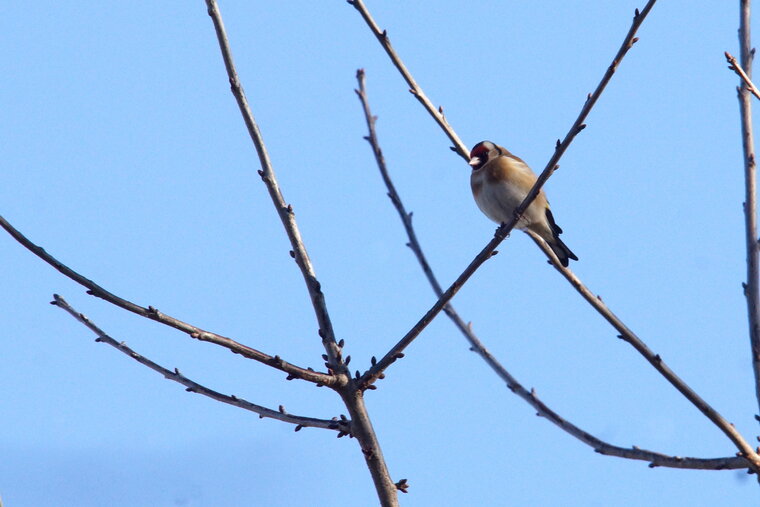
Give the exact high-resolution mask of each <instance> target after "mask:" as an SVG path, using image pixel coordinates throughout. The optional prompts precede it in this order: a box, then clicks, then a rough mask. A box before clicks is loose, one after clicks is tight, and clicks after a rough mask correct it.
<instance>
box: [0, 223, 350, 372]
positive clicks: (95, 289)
mask: <svg viewBox="0 0 760 507" xmlns="http://www.w3.org/2000/svg"><path fill="white" fill-rule="evenodd" d="M0 227H2V228H3V229H5V230H6V231H7V232H8V233H9V234H10V235H11V236H13V238H14V239H15V240H16V241H18V242H19V243H21V244H22V245H23V246H24V247H26V248H27V249H28V250H29V251H30V252H32V253H33V254H35V255H36V256H37V257H39V258H40V259H42V260H43V261H45V262H47V263H48V264H50V265H51V266H53V267H54V268H55V269H57V270H58V271H60V272H61V273H63V274H64V275H65V276H67V277H68V278H70V279H72V280H74V281H75V282H77V283H78V284H80V285H83V286H84V287H86V288H87V289H89V290H88V291H87V293H88V294H90V295H92V296H96V297H99V298H101V299H103V300H104V301H107V302H109V303H111V304H113V305H115V306H118V307H119V308H123V309H125V310H128V311H130V312H132V313H135V314H137V315H140V316H141V317H145V318H146V319H150V320H154V321H156V322H159V323H161V324H164V325H166V326H169V327H173V328H174V329H178V330H180V331H182V332H183V333H187V334H188V335H190V336H191V337H192V338H195V339H196V340H200V341H204V342H209V343H213V344H215V345H219V346H221V347H225V348H227V349H229V350H230V351H232V352H234V353H235V354H240V355H241V356H243V357H246V358H248V359H253V360H255V361H258V362H260V363H263V364H266V365H267V366H271V367H272V368H276V369H278V370H280V371H283V372H285V373H287V374H288V375H289V376H292V377H293V378H299V379H302V380H308V381H309V382H314V383H318V384H324V385H327V386H333V385H335V384H336V383H337V382H338V379H337V378H336V377H335V376H333V375H328V374H326V373H319V372H315V371H312V370H310V369H305V368H301V367H299V366H296V365H294V364H290V363H288V362H287V361H283V360H282V359H281V358H280V357H279V356H270V355H268V354H265V353H263V352H260V351H258V350H256V349H254V348H251V347H248V346H247V345H243V344H241V343H238V342H236V341H235V340H233V339H231V338H227V337H225V336H222V335H218V334H216V333H212V332H209V331H205V330H203V329H201V328H199V327H195V326H193V325H191V324H188V323H186V322H183V321H181V320H179V319H175V318H174V317H171V316H169V315H166V314H164V313H162V312H159V311H158V310H156V309H155V308H153V307H152V306H149V307H147V308H144V307H142V306H140V305H137V304H135V303H133V302H131V301H128V300H126V299H123V298H120V297H119V296H116V295H115V294H112V293H111V292H109V291H107V290H106V289H104V288H103V287H101V286H100V285H98V284H97V283H95V282H93V281H92V280H90V279H88V278H85V277H84V276H82V275H80V274H79V273H77V272H76V271H74V270H73V269H71V268H70V267H68V266H66V265H65V264H64V263H62V262H61V261H59V260H58V259H56V258H55V257H53V256H52V255H50V254H49V253H47V252H46V251H45V249H44V248H42V247H40V246H37V245H35V244H34V243H32V242H31V241H30V240H29V239H28V238H27V237H26V236H24V235H23V234H21V232H20V231H18V230H17V229H16V228H15V227H13V226H12V225H11V224H10V223H9V222H8V221H7V220H6V219H5V218H3V217H2V216H0Z"/></svg>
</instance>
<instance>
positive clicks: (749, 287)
mask: <svg viewBox="0 0 760 507" xmlns="http://www.w3.org/2000/svg"><path fill="white" fill-rule="evenodd" d="M740 5H741V13H740V22H739V46H740V48H741V55H740V56H741V68H742V70H743V71H744V72H745V76H747V80H749V79H751V78H752V60H753V59H754V56H755V50H754V49H753V48H752V42H751V40H750V7H751V5H750V0H741V2H740ZM736 69H737V70H738V69H739V67H738V66H737V67H736ZM753 88H754V87H753ZM737 91H738V93H739V112H740V115H741V126H742V150H743V151H744V186H745V195H744V224H745V228H744V231H745V240H746V243H747V282H746V283H745V284H743V285H744V296H745V297H746V299H747V317H748V320H749V342H750V346H751V348H752V369H753V371H754V374H755V396H756V398H757V401H758V404H760V252H758V248H760V247H759V246H758V238H757V165H756V164H755V139H754V134H753V133H752V98H751V97H750V96H749V89H748V85H747V84H746V83H745V84H744V85H743V86H741V87H739V88H738V89H737ZM756 417H757V416H756Z"/></svg>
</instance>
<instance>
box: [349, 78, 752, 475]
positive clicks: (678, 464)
mask: <svg viewBox="0 0 760 507" xmlns="http://www.w3.org/2000/svg"><path fill="white" fill-rule="evenodd" d="M356 78H357V81H358V84H359V88H358V89H357V90H355V92H356V94H357V95H358V97H359V100H360V101H361V104H362V109H363V111H364V118H365V120H366V123H367V130H368V135H367V136H365V139H366V140H367V141H368V142H369V144H370V146H371V148H372V152H373V154H374V156H375V162H376V163H377V166H378V169H379V171H380V174H381V176H382V179H383V181H384V182H385V185H386V188H387V189H388V197H389V198H390V200H391V202H392V203H393V206H394V207H395V209H396V211H397V212H398V214H399V217H400V218H401V221H402V223H403V225H404V229H405V230H406V233H407V236H408V238H409V243H407V246H409V248H411V249H412V251H413V252H414V254H415V256H416V257H417V260H418V262H419V264H420V267H421V268H422V270H423V272H424V273H425V276H426V277H427V278H428V281H429V282H430V285H431V286H432V287H433V291H434V292H435V294H436V295H437V296H439V297H440V295H441V294H442V292H443V291H442V290H441V287H440V284H439V283H438V280H437V278H436V276H435V274H434V273H433V270H432V268H431V267H430V264H429V263H428V262H427V259H426V256H425V254H424V252H423V251H422V246H421V245H420V243H419V241H418V240H417V234H416V233H415V231H414V226H413V225H412V219H411V213H408V212H407V211H406V208H405V206H404V204H403V202H402V200H401V196H400V195H399V194H398V191H397V190H396V187H395V185H394V184H393V181H392V179H391V176H390V173H389V171H388V168H387V166H386V163H385V157H383V152H382V150H381V148H380V143H379V141H378V138H377V130H376V128H375V123H376V120H377V117H376V116H373V115H372V111H371V109H370V105H369V100H368V98H367V91H366V87H365V74H364V71H363V70H362V69H359V70H358V71H357V73H356ZM534 239H535V238H534ZM539 241H540V238H539ZM539 246H541V248H542V249H543V248H545V247H544V246H543V242H542V245H539ZM550 253H551V249H549V251H548V252H547V255H549V254H550ZM443 311H444V312H445V313H446V314H447V315H448V316H449V318H451V320H452V321H453V322H454V324H455V325H456V327H457V328H458V329H459V330H460V331H461V332H462V334H463V335H464V336H465V338H466V339H467V340H468V341H469V342H470V345H471V349H472V350H473V351H474V352H476V353H477V354H478V355H480V356H481V357H482V358H483V360H484V361H485V362H486V363H487V364H488V365H489V366H490V367H491V369H493V370H494V372H496V374H497V375H498V376H499V377H501V379H502V380H504V381H505V382H506V384H507V387H508V388H509V390H510V391H512V392H513V393H515V394H516V395H517V396H519V397H520V398H522V399H523V400H525V401H526V402H527V403H528V404H529V405H531V406H532V407H533V408H534V409H536V415H538V416H541V417H545V418H546V419H547V420H548V421H549V422H551V423H553V424H555V425H556V426H557V427H559V428H560V429H562V430H564V431H565V432H567V433H568V434H570V435H572V436H573V437H575V438H577V439H578V440H580V441H581V442H583V443H585V444H587V445H589V446H590V447H592V448H593V449H594V450H595V451H596V452H598V453H600V454H603V455H606V456H617V457H620V458H627V459H635V460H642V461H648V462H649V466H650V467H657V466H662V467H669V468H687V469H699V470H727V469H739V468H747V467H748V466H749V465H748V462H747V460H745V459H743V458H739V457H724V458H707V459H705V458H691V457H680V456H669V455H666V454H662V453H659V452H654V451H649V450H645V449H641V448H638V447H631V448H625V447H619V446H615V445H612V444H609V443H607V442H605V441H603V440H601V439H599V438H597V437H595V436H594V435H592V434H590V433H588V432H587V431H584V430H582V429H581V428H579V427H577V426H575V425H574V424H573V423H571V422H570V421H568V420H566V419H565V418H563V417H562V416H560V415H559V414H558V413H557V412H555V411H554V410H552V409H551V408H549V407H548V406H547V405H546V404H545V403H544V402H542V401H541V400H540V399H539V398H538V396H537V395H536V393H535V391H534V390H530V391H528V390H527V389H526V388H525V387H523V386H522V384H520V382H519V381H518V380H517V379H516V378H515V377H514V376H513V375H512V374H511V373H509V372H508V371H507V369H506V368H504V366H502V364H501V363H500V362H499V361H498V360H497V359H496V358H495V357H493V355H492V354H491V353H490V352H489V351H488V349H486V347H485V345H484V344H483V343H482V342H481V341H480V339H479V338H478V337H477V336H476V335H475V333H474V332H473V330H472V326H471V325H469V324H466V323H465V322H464V320H463V319H462V318H461V317H460V316H459V314H458V313H457V311H456V310H455V309H454V307H453V306H452V305H451V304H448V305H446V306H445V307H444V309H443Z"/></svg>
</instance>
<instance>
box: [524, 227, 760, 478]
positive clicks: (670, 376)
mask: <svg viewBox="0 0 760 507" xmlns="http://www.w3.org/2000/svg"><path fill="white" fill-rule="evenodd" d="M528 235H529V236H530V237H531V239H533V241H534V242H535V243H536V245H538V247H539V248H540V249H541V250H543V251H544V253H545V254H546V255H547V257H549V258H550V259H551V264H552V265H553V266H554V267H555V269H557V271H559V272H560V274H562V276H564V277H565V279H566V280H567V281H568V282H570V285H572V286H573V287H574V288H575V290H576V291H577V292H578V293H579V294H580V295H581V296H582V297H583V299H585V300H586V301H587V302H588V303H589V304H590V305H591V306H592V307H593V308H594V309H595V310H596V311H597V312H598V313H599V314H600V315H601V316H602V317H604V319H605V320H606V321H607V322H609V323H610V324H611V325H612V327H614V328H615V329H616V330H617V331H618V332H619V333H620V335H619V336H618V338H620V339H622V340H624V341H626V342H628V343H629V344H630V345H631V346H632V347H633V348H634V349H636V351H637V352H638V353H639V354H641V355H642V356H644V359H646V360H647V361H648V362H649V364H651V365H652V366H653V367H654V368H655V369H656V370H657V371H658V372H659V373H660V374H661V375H662V376H663V377H665V379H666V380H667V381H668V382H670V383H671V384H672V385H673V387H675V388H676V389H677V390H678V391H679V392H680V393H681V394H682V395H683V396H684V397H685V398H686V399H687V400H689V401H690V402H691V403H692V405H694V406H695V407H697V409H698V410H699V411H700V412H702V413H703V414H704V415H705V416H706V417H707V418H708V419H710V421H712V422H713V424H715V426H717V427H718V429H720V430H721V431H722V432H723V433H724V434H725V435H726V436H727V437H728V438H729V439H730V440H731V442H733V443H734V445H735V446H736V448H737V449H739V451H740V452H739V455H740V457H744V458H746V459H747V461H748V462H749V466H750V467H751V468H752V469H753V470H754V471H755V472H760V456H758V454H757V453H756V452H755V450H754V449H753V448H752V446H751V445H749V443H748V442H747V441H746V440H745V439H744V437H743V436H742V435H741V433H739V432H738V431H737V429H736V428H735V427H734V425H733V424H731V423H730V422H728V421H727V420H726V419H725V418H724V417H723V416H722V415H720V413H719V412H718V411H717V410H715V409H714V408H713V407H712V406H711V405H710V404H709V403H707V402H706V401H705V400H703V399H702V398H701V397H700V396H699V395H698V394H697V393H696V392H695V391H694V390H693V389H692V388H691V387H689V385H688V384H687V383H686V382H684V381H683V380H682V379H681V378H680V377H679V376H678V375H676V374H675V372H673V370H671V369H670V367H669V366H668V365H667V364H665V361H663V359H662V357H660V355H659V354H655V353H654V352H652V350H650V349H649V347H647V345H646V344H645V343H644V342H643V341H642V340H641V339H640V338H639V337H638V336H636V334H635V333H634V332H633V331H631V330H630V329H629V328H628V327H627V326H626V325H625V324H624V323H623V322H622V321H621V320H620V319H619V318H618V317H617V315H615V314H614V313H612V310H610V309H609V308H608V307H607V305H606V304H604V302H603V301H602V298H601V297H600V296H598V295H596V294H594V293H593V292H591V291H590V290H589V289H588V287H586V286H585V285H584V284H583V282H581V280H580V279H579V278H578V277H577V276H576V275H575V274H574V273H573V272H572V271H571V270H570V269H568V268H564V267H562V265H561V264H560V263H559V261H558V259H557V257H556V256H555V255H554V254H553V252H552V250H551V248H549V246H548V245H547V244H546V242H545V241H543V240H542V239H541V238H540V237H538V236H537V235H536V234H535V233H533V232H531V231H528Z"/></svg>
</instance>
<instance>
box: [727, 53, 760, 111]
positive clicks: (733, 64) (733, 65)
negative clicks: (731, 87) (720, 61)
mask: <svg viewBox="0 0 760 507" xmlns="http://www.w3.org/2000/svg"><path fill="white" fill-rule="evenodd" d="M723 54H724V55H725V57H726V61H727V62H728V68H729V69H731V70H733V71H734V72H735V73H736V75H737V76H739V77H740V78H741V79H742V81H744V85H745V86H746V87H747V89H748V90H749V92H750V93H751V94H752V95H754V96H755V97H757V98H758V99H760V91H758V90H757V87H756V86H755V83H753V82H752V80H751V79H750V78H749V76H748V75H747V73H746V72H744V69H742V66H741V65H739V62H737V61H736V58H735V57H734V56H733V55H732V54H731V53H729V52H728V51H725V52H724V53H723Z"/></svg>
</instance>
